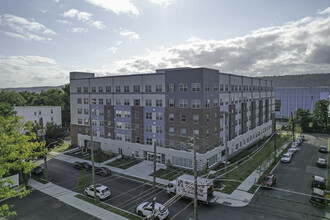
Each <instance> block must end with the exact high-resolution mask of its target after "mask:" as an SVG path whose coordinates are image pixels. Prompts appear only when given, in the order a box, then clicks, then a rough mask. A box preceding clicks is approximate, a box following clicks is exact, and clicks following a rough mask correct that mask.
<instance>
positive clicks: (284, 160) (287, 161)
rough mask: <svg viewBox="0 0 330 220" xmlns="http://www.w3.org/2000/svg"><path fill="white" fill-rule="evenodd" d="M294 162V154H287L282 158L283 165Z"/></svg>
mask: <svg viewBox="0 0 330 220" xmlns="http://www.w3.org/2000/svg"><path fill="white" fill-rule="evenodd" d="M291 160H292V153H285V154H283V156H282V158H281V162H282V163H290V162H291Z"/></svg>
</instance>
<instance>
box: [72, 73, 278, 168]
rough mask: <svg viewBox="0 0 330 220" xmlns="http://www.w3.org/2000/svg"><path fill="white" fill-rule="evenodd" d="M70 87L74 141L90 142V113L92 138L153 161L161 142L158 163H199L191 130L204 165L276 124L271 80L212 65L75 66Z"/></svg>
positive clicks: (106, 146) (231, 152)
mask: <svg viewBox="0 0 330 220" xmlns="http://www.w3.org/2000/svg"><path fill="white" fill-rule="evenodd" d="M70 90H71V91H70V99H71V101H70V102H71V136H72V144H77V145H80V146H85V147H88V145H89V143H90V123H89V118H90V115H89V114H90V113H91V119H92V134H93V140H94V141H95V142H96V146H98V147H101V148H102V150H111V151H112V152H114V153H118V154H123V155H128V156H134V157H137V158H141V159H145V160H150V161H152V160H153V144H156V145H157V158H156V159H157V161H158V162H159V163H167V161H168V160H169V161H170V162H171V163H172V164H173V165H175V166H179V167H184V168H192V166H193V159H192V158H193V157H192V155H193V154H192V148H193V147H192V145H191V144H192V137H193V136H194V137H196V149H197V160H198V169H201V168H202V167H203V166H205V164H208V165H209V166H210V167H211V166H214V165H216V164H218V163H219V162H220V161H223V160H224V159H225V157H226V152H228V155H234V154H235V153H236V152H238V151H239V150H241V149H243V148H245V147H247V146H249V145H251V144H253V143H255V142H256V141H257V140H259V139H261V138H263V137H264V136H268V135H270V134H271V133H272V130H273V128H274V124H273V123H272V122H273V121H274V120H273V118H274V114H273V112H274V103H275V100H274V91H273V86H272V82H271V81H267V80H261V79H257V78H251V77H244V76H238V75H232V74H225V73H220V72H219V71H218V70H214V69H208V68H176V69H160V70H156V73H150V74H136V75H124V76H106V77H95V75H94V73H83V72H71V73H70ZM225 117H227V120H225ZM225 121H227V127H225ZM225 131H226V132H227V134H225ZM226 137H227V140H228V142H227V145H226ZM226 146H227V150H226Z"/></svg>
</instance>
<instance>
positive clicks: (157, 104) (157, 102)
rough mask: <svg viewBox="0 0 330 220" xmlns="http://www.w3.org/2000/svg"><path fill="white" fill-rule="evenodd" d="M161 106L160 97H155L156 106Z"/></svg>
mask: <svg viewBox="0 0 330 220" xmlns="http://www.w3.org/2000/svg"><path fill="white" fill-rule="evenodd" d="M162 106H163V102H162V100H161V99H156V107H162Z"/></svg>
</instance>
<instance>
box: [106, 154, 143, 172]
mask: <svg viewBox="0 0 330 220" xmlns="http://www.w3.org/2000/svg"><path fill="white" fill-rule="evenodd" d="M140 162H142V160H139V159H136V158H132V157H124V156H122V157H121V158H119V159H116V160H115V161H112V162H110V163H108V164H107V165H108V166H112V167H117V168H120V169H123V170H125V169H127V168H130V167H132V166H134V165H136V164H138V163H140Z"/></svg>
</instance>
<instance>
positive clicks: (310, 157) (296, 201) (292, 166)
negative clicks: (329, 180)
mask: <svg viewBox="0 0 330 220" xmlns="http://www.w3.org/2000/svg"><path fill="white" fill-rule="evenodd" d="M305 138H306V139H307V141H305V142H304V143H303V144H302V146H301V150H300V151H298V152H296V153H295V155H294V157H293V159H292V161H291V163H288V164H284V163H280V164H279V165H278V167H277V168H276V169H275V170H274V172H273V173H274V174H275V175H276V177H277V185H276V186H275V188H277V189H272V190H269V189H260V190H259V191H258V192H257V194H256V195H255V196H254V198H253V200H252V201H251V203H250V205H249V207H254V208H259V209H262V210H264V211H265V212H267V213H273V214H277V215H282V216H283V218H284V217H285V218H286V219H323V218H324V216H325V212H326V211H325V209H322V208H316V207H314V206H312V205H311V204H310V203H309V198H310V196H309V195H310V193H311V182H312V175H314V174H316V175H320V176H323V177H326V169H324V168H319V167H317V166H316V159H317V158H318V157H321V158H325V159H326V157H327V155H326V154H322V153H319V152H318V147H319V146H320V145H325V146H327V138H328V135H315V134H313V135H305Z"/></svg>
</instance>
